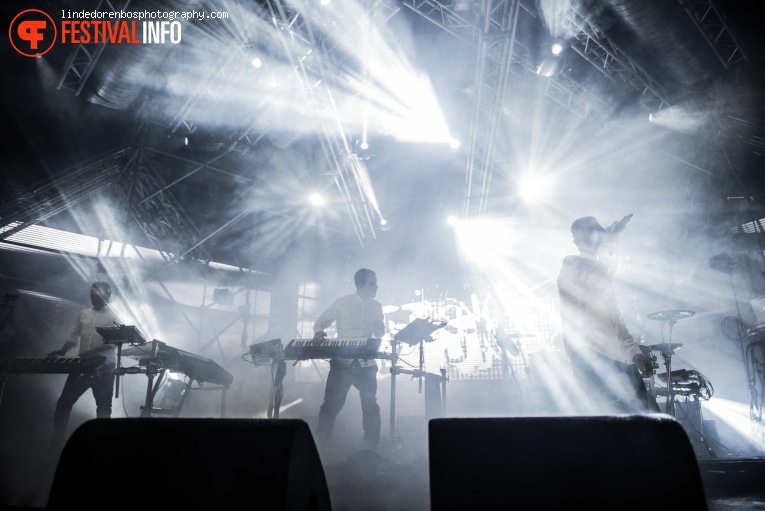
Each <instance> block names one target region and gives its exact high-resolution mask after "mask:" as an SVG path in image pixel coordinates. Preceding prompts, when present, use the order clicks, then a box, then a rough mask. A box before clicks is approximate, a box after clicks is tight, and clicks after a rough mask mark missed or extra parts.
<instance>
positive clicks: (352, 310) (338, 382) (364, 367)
mask: <svg viewBox="0 0 765 511" xmlns="http://www.w3.org/2000/svg"><path fill="white" fill-rule="evenodd" d="M353 282H354V284H355V285H356V292H355V293H354V294H352V295H348V296H343V297H341V298H338V299H337V300H335V302H334V303H333V304H332V305H331V306H330V307H329V308H328V309H327V310H326V311H324V313H323V314H322V315H321V316H320V317H319V319H317V320H316V322H315V323H314V325H313V331H314V332H315V334H314V340H316V341H320V340H323V339H326V337H327V334H326V333H325V332H324V329H325V328H327V327H329V326H330V325H331V324H332V323H333V322H336V329H337V337H338V338H339V339H342V338H369V337H376V338H381V337H382V336H383V335H385V321H384V315H383V310H382V304H380V302H378V301H377V300H375V299H374V297H375V296H376V295H377V276H376V274H375V272H373V271H372V270H368V269H366V268H362V269H360V270H358V271H357V272H356V274H355V275H354V277H353ZM351 385H353V386H354V387H356V388H357V389H358V391H359V397H360V398H361V413H362V421H361V424H362V427H363V429H364V441H365V442H366V444H367V446H368V447H369V448H370V449H373V450H376V449H377V446H378V444H379V442H380V406H379V405H378V404H377V363H376V362H375V360H373V359H371V360H359V359H353V360H348V359H338V358H333V359H331V360H330V361H329V375H328V376H327V385H326V387H325V391H324V403H323V404H322V405H321V408H320V410H319V428H318V434H317V436H318V442H319V444H320V445H326V443H327V441H328V440H329V439H330V438H331V437H332V429H333V428H334V425H335V418H336V417H337V414H339V413H340V410H342V408H343V406H344V405H345V399H346V397H347V396H348V391H349V390H350V388H351Z"/></svg>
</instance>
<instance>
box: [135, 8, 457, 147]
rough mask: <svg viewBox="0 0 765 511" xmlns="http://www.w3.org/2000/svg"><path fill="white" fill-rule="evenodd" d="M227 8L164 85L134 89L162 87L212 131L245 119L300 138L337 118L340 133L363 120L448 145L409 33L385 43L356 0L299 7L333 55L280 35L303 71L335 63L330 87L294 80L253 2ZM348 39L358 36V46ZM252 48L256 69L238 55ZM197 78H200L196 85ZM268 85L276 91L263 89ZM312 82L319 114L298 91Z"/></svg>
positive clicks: (379, 130) (374, 128)
mask: <svg viewBox="0 0 765 511" xmlns="http://www.w3.org/2000/svg"><path fill="white" fill-rule="evenodd" d="M335 3H337V2H335ZM229 4H230V9H229V10H230V11H231V12H234V11H236V12H239V13H240V18H241V19H239V20H238V22H237V23H236V24H234V23H233V22H228V21H226V22H221V23H216V24H208V26H206V27H203V28H196V31H195V32H193V34H191V33H190V34H189V36H184V42H185V41H186V39H188V41H189V44H188V46H187V56H186V58H184V59H177V60H175V61H172V62H168V63H167V64H166V65H165V67H164V68H163V73H164V74H165V76H167V80H166V81H165V82H163V84H158V83H156V81H153V80H148V79H147V80H146V83H145V84H141V85H143V86H145V87H148V88H152V89H156V88H158V87H164V91H160V90H157V91H156V92H158V93H159V92H165V93H166V94H169V95H170V96H177V98H178V100H179V101H180V102H183V101H186V102H187V105H188V107H189V112H190V113H193V115H194V117H195V120H196V121H197V122H200V123H205V124H207V123H209V124H210V125H217V124H219V123H221V122H224V123H230V124H231V125H232V126H236V125H237V124H238V123H239V122H241V121H242V120H244V119H247V120H248V121H249V122H253V123H256V124H258V125H262V127H263V128H268V129H271V128H276V129H280V130H287V131H290V132H294V133H301V134H308V133H320V132H321V130H322V123H336V122H337V121H340V122H341V123H342V125H343V127H344V128H345V129H347V130H349V131H355V132H356V133H361V132H362V131H364V129H365V128H364V125H365V122H368V123H369V125H368V131H369V135H370V136H372V135H375V136H376V135H386V136H391V137H393V138H396V139H398V140H404V141H418V142H430V143H432V142H435V143H445V144H446V143H449V141H450V140H451V139H452V137H451V136H450V135H449V130H448V128H447V126H446V122H445V120H444V116H443V114H442V112H441V109H440V107H439V105H438V102H437V100H436V96H435V93H434V91H433V87H432V86H431V84H430V81H429V79H428V77H427V76H426V75H425V74H424V73H422V72H420V71H418V70H417V69H415V68H414V66H413V65H412V64H411V63H410V62H409V58H408V57H407V50H405V41H407V40H408V39H409V38H410V36H409V35H408V34H405V33H404V34H401V33H399V34H395V36H391V37H389V35H390V34H389V29H387V27H385V26H383V27H382V28H380V27H376V26H374V25H373V22H372V21H370V19H369V16H368V12H367V10H366V9H365V8H363V7H362V6H360V5H359V4H357V3H356V2H355V1H354V0H344V1H343V2H341V4H342V5H336V6H335V8H333V9H325V8H321V7H320V6H318V5H316V4H312V3H305V4H304V5H301V7H302V8H304V9H305V12H304V14H303V15H304V16H306V17H307V18H310V19H312V20H314V22H315V25H316V26H315V27H314V29H315V30H316V31H317V32H321V31H324V33H322V34H321V37H322V38H323V41H324V42H323V43H322V46H323V47H326V48H329V49H330V50H329V51H331V52H332V57H331V58H330V57H329V56H328V55H326V54H323V53H322V52H321V50H320V49H310V50H308V51H307V49H306V46H305V43H304V41H302V40H300V39H299V38H295V39H290V38H288V39H287V40H286V44H287V49H288V50H289V51H290V52H293V53H294V54H295V55H301V54H302V55H303V57H301V58H300V60H301V61H302V62H303V65H304V66H305V67H306V68H307V69H320V68H327V69H329V68H332V67H337V66H332V65H331V61H332V60H340V61H343V62H347V63H348V64H349V65H346V66H343V67H339V68H338V69H339V71H337V72H335V73H334V74H333V75H332V76H331V77H330V81H331V83H329V82H323V81H321V80H318V76H311V77H309V79H310V80H312V83H311V84H303V83H301V79H300V77H299V73H297V72H296V70H295V68H294V67H293V66H291V65H290V62H289V61H288V59H286V55H285V48H284V43H283V42H282V39H281V34H280V33H279V30H277V29H275V27H274V26H273V24H272V23H271V22H270V21H269V20H270V17H264V16H263V15H262V13H260V12H257V11H253V9H257V7H256V6H254V5H250V4H247V5H244V4H242V5H240V2H237V1H229V2H223V4H222V5H229ZM340 12H342V13H343V15H342V16H340V15H338V13H340ZM378 23H379V22H378ZM213 25H214V27H215V28H212V27H213ZM402 30H403V29H402ZM352 34H363V35H364V41H363V43H362V44H359V42H358V40H357V38H356V37H354V36H353V35H352ZM253 47H255V48H257V51H258V57H259V58H260V59H261V61H262V64H263V65H262V67H261V68H260V69H254V68H253V66H252V65H251V59H252V57H251V56H250V57H247V58H246V59H245V57H246V56H247V55H251V54H252V48H253ZM221 56H223V57H221ZM240 59H241V60H242V62H241V63H239V62H238V61H239V60H240ZM245 64H246V65H245ZM200 75H201V76H202V77H204V78H203V79H201V80H200V78H199V77H200ZM268 83H274V84H277V83H278V84H279V86H278V87H274V88H267V87H263V84H268ZM317 86H318V89H316V91H317V95H318V97H319V100H320V102H321V103H326V102H327V101H329V102H331V104H332V105H333V108H325V107H326V106H327V104H322V105H319V106H320V108H318V109H314V108H312V106H311V105H310V101H309V97H310V96H309V95H308V94H306V93H307V92H308V90H307V89H306V87H310V88H313V87H317ZM322 87H326V88H327V90H326V92H327V93H328V94H329V95H330V98H327V97H325V94H324V92H322V91H321V90H320V89H321V88H322ZM253 90H257V93H253ZM207 91H215V92H214V96H215V103H216V108H214V109H201V108H200V109H199V110H192V107H193V106H194V104H195V103H196V102H197V101H198V100H197V99H196V98H202V99H203V100H205V99H206V97H207V96H208V92H207ZM200 104H201V103H200ZM167 108H168V110H167V112H166V113H167V114H170V115H173V116H174V115H177V114H178V112H177V110H175V111H174V110H171V109H172V108H174V105H173V104H172V103H168V106H167Z"/></svg>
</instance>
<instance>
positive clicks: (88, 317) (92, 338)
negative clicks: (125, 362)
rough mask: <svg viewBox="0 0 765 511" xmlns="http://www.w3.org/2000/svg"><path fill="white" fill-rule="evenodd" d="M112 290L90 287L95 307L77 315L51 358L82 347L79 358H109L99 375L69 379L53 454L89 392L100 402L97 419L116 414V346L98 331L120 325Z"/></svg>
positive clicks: (59, 407) (55, 428) (103, 284)
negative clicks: (75, 409)
mask: <svg viewBox="0 0 765 511" xmlns="http://www.w3.org/2000/svg"><path fill="white" fill-rule="evenodd" d="M111 295H112V289H111V286H109V284H108V283H106V282H94V283H93V285H92V286H91V288H90V303H91V304H93V307H90V308H88V309H84V310H82V311H81V312H80V314H79V315H78V316H77V319H76V320H75V322H74V328H72V333H71V334H70V335H69V338H68V339H67V340H66V342H65V343H64V346H63V347H62V348H61V349H60V350H56V351H51V352H50V353H48V355H58V356H65V355H66V353H67V352H68V351H69V350H71V349H73V348H75V347H77V346H78V345H79V347H80V349H79V356H80V357H82V358H86V357H88V356H93V355H100V356H104V357H105V358H106V362H105V365H104V366H103V368H102V370H101V371H98V372H97V373H95V374H93V373H88V374H82V373H73V374H70V375H69V376H68V377H67V378H66V383H64V389H63V390H62V391H61V396H60V397H59V398H58V401H57V403H56V410H55V412H54V414H53V435H52V437H51V443H50V447H49V452H51V453H55V452H57V451H58V450H60V449H61V448H62V447H63V445H64V442H65V441H66V430H67V426H68V425H69V415H70V414H71V412H72V407H73V406H74V404H75V403H76V402H77V400H78V399H79V398H80V396H82V395H83V394H84V393H85V391H87V390H88V389H91V390H92V392H93V397H94V398H95V399H96V417H98V418H109V417H111V415H112V389H113V387H114V372H113V371H110V370H108V369H110V368H111V369H113V368H114V367H115V365H116V359H117V356H116V349H117V347H116V346H115V345H113V344H104V339H103V338H102V337H101V335H100V334H99V333H98V332H97V331H96V328H97V327H106V326H114V323H115V322H116V323H119V320H118V318H117V316H116V315H115V313H114V312H113V311H112V310H111V309H110V308H109V305H108V303H109V300H110V299H111Z"/></svg>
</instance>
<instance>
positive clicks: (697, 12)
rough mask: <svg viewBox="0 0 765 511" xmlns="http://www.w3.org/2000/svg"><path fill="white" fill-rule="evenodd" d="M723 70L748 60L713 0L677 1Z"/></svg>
mask: <svg viewBox="0 0 765 511" xmlns="http://www.w3.org/2000/svg"><path fill="white" fill-rule="evenodd" d="M679 2H680V5H681V6H683V8H684V9H685V12H687V13H688V16H690V18H691V20H692V21H693V23H694V24H695V25H696V28H698V29H699V31H700V32H701V34H702V35H703V36H704V38H705V39H706V41H707V43H709V46H710V47H711V48H712V50H713V51H714V53H715V55H717V58H718V59H719V60H720V62H721V63H722V65H723V66H725V69H729V68H730V67H731V66H733V65H735V64H737V63H739V62H742V61H746V60H748V59H747V57H746V55H745V54H744V51H743V50H742V49H741V47H740V46H739V44H738V42H737V41H736V38H735V37H734V36H733V33H732V32H731V30H730V29H729V28H728V23H727V22H726V21H725V16H723V15H722V14H721V13H720V9H719V8H718V7H717V4H716V3H715V2H714V1H713V0H679Z"/></svg>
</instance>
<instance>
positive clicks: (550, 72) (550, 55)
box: [536, 39, 566, 78]
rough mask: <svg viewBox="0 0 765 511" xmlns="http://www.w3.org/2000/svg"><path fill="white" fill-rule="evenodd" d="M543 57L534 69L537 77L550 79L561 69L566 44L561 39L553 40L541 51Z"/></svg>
mask: <svg viewBox="0 0 765 511" xmlns="http://www.w3.org/2000/svg"><path fill="white" fill-rule="evenodd" d="M543 53H544V57H542V60H541V61H540V63H539V65H538V66H537V69H536V74H537V75H539V76H545V77H548V78H549V77H551V76H555V75H557V74H558V73H559V72H560V70H561V69H563V57H564V55H565V54H566V43H565V42H563V40H561V39H555V40H553V41H552V42H551V43H550V44H549V45H548V46H547V48H546V50H544V51H543Z"/></svg>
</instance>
